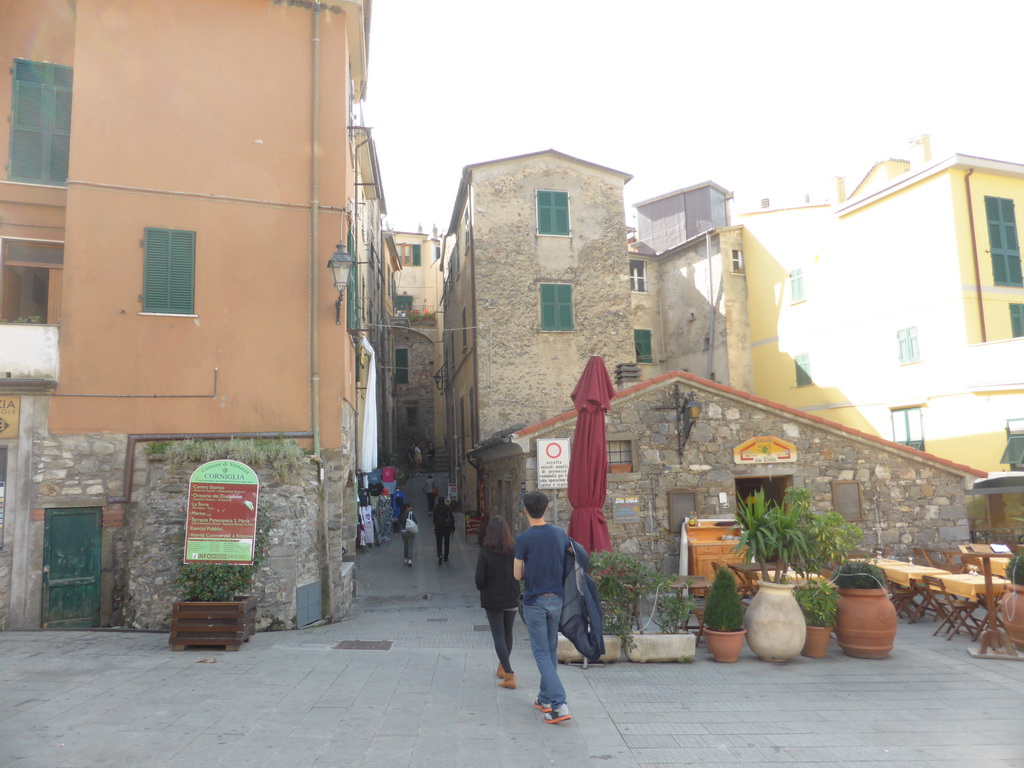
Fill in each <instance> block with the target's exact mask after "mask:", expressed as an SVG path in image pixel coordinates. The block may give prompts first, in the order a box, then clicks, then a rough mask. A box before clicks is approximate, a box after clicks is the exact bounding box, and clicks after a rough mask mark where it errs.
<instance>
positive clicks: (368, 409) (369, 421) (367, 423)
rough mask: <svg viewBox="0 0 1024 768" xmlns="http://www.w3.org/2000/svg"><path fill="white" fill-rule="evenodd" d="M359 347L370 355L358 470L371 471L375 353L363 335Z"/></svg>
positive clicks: (374, 446) (374, 432)
mask: <svg viewBox="0 0 1024 768" xmlns="http://www.w3.org/2000/svg"><path fill="white" fill-rule="evenodd" d="M359 347H360V348H361V349H363V350H365V351H366V354H367V355H369V357H370V364H369V365H368V366H367V369H368V370H369V373H367V376H366V401H365V405H364V409H363V442H362V444H361V445H360V446H359V471H360V472H372V471H373V470H374V469H376V468H377V362H376V360H377V355H376V353H374V351H373V347H372V346H371V345H370V342H368V341H367V340H366V338H365V337H363V338H361V339H360V340H359Z"/></svg>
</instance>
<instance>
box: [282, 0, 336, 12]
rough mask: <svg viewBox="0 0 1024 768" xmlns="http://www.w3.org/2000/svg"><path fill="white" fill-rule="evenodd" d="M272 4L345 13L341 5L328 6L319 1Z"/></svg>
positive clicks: (289, 1) (288, 0) (303, 0)
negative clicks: (318, 8)
mask: <svg viewBox="0 0 1024 768" xmlns="http://www.w3.org/2000/svg"><path fill="white" fill-rule="evenodd" d="M271 2H273V3H274V5H291V6H294V7H295V8H308V9H309V10H311V11H312V10H315V9H316V8H317V6H319V7H320V10H321V11H330V12H331V13H344V12H345V9H344V8H342V7H341V6H340V5H328V4H327V3H321V2H319V0H271Z"/></svg>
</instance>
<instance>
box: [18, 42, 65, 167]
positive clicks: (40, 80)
mask: <svg viewBox="0 0 1024 768" xmlns="http://www.w3.org/2000/svg"><path fill="white" fill-rule="evenodd" d="M13 71H14V81H13V83H12V87H11V116H10V124H11V143H10V155H9V157H8V161H7V173H8V178H9V179H10V180H11V181H26V182H32V183H35V184H61V185H63V184H66V183H67V180H68V154H69V147H70V144H71V80H72V69H71V67H64V66H61V65H59V64H46V63H43V62H38V61H27V60H25V59H15V60H14V68H13Z"/></svg>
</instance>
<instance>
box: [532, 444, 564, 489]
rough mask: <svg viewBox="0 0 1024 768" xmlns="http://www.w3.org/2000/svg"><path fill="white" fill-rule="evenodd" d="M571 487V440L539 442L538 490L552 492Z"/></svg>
mask: <svg viewBox="0 0 1024 768" xmlns="http://www.w3.org/2000/svg"><path fill="white" fill-rule="evenodd" d="M568 486H569V439H568V438H564V437H560V438H556V439H553V440H538V441H537V488H538V490H541V491H543V490H545V489H547V490H551V489H557V488H567V487H568Z"/></svg>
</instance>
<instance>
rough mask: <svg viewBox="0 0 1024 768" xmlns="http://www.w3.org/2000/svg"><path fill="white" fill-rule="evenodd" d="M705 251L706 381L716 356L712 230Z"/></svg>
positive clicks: (712, 368) (709, 232) (705, 238)
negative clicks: (706, 298) (706, 264)
mask: <svg viewBox="0 0 1024 768" xmlns="http://www.w3.org/2000/svg"><path fill="white" fill-rule="evenodd" d="M704 250H705V251H706V252H707V257H708V325H709V326H710V328H709V330H708V375H707V376H705V377H704V378H705V379H708V380H710V379H711V374H712V373H713V371H714V355H715V281H714V278H713V277H712V274H711V267H712V265H711V230H710V229H709V230H708V231H707V232H705V233H704Z"/></svg>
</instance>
